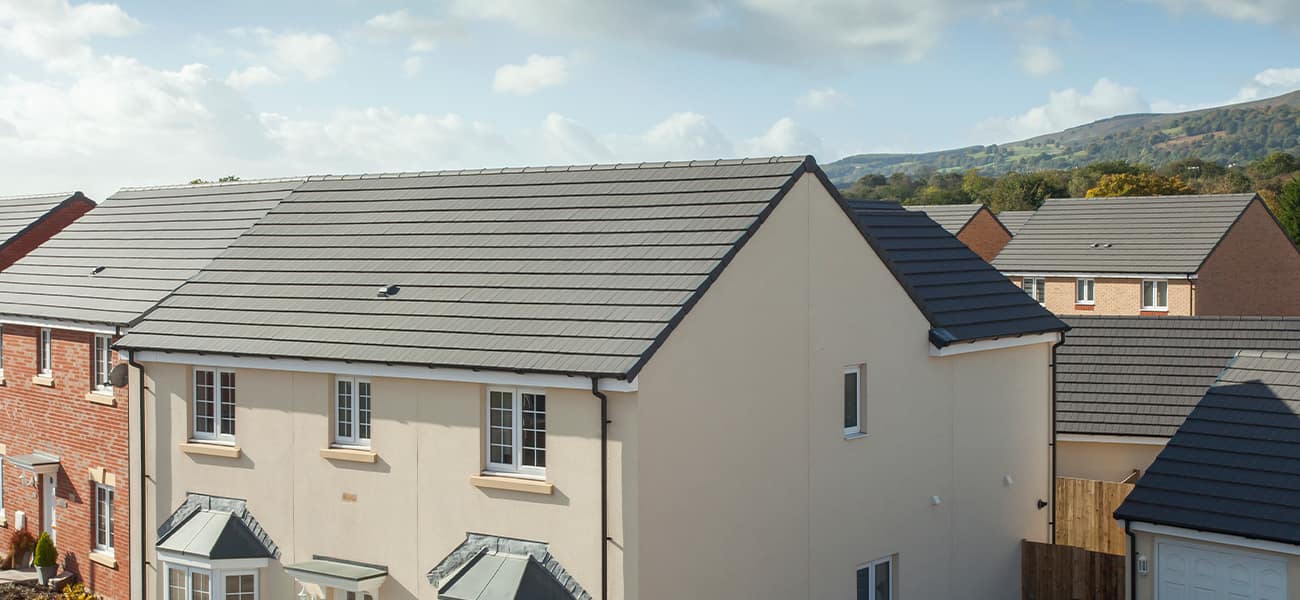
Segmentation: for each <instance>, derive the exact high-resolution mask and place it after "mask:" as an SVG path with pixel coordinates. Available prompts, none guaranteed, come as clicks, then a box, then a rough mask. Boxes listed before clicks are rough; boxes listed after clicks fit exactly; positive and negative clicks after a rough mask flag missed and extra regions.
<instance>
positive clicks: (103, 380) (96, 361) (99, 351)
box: [90, 335, 113, 394]
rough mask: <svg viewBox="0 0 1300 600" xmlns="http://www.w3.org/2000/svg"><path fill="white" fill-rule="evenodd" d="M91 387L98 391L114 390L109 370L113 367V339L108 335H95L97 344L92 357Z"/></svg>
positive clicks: (110, 391)
mask: <svg viewBox="0 0 1300 600" xmlns="http://www.w3.org/2000/svg"><path fill="white" fill-rule="evenodd" d="M90 367H91V368H90V389H92V390H95V391H96V392H101V393H108V394H111V393H112V392H113V385H112V384H110V383H109V382H108V372H109V371H110V370H112V368H113V350H112V339H111V338H109V337H108V336H106V335H97V336H95V344H94V347H93V349H92V350H91V357H90Z"/></svg>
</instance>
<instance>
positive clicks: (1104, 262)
mask: <svg viewBox="0 0 1300 600" xmlns="http://www.w3.org/2000/svg"><path fill="white" fill-rule="evenodd" d="M993 266H994V267H996V268H998V270H1000V271H1002V272H1003V274H1005V275H1006V276H1007V277H1010V278H1011V280H1012V281H1014V282H1015V283H1017V284H1018V285H1020V286H1021V287H1022V288H1024V289H1025V290H1026V292H1028V293H1029V295H1030V296H1033V297H1034V298H1035V299H1037V300H1038V301H1039V302H1041V303H1042V304H1043V305H1044V306H1046V307H1047V309H1048V310H1051V311H1052V312H1054V313H1057V314H1065V315H1068V314H1099V315H1147V316H1167V315H1168V316H1173V315H1253V316H1296V315H1300V252H1297V250H1296V246H1295V244H1293V243H1292V242H1291V240H1290V238H1289V237H1287V235H1286V233H1285V232H1284V231H1283V230H1282V228H1281V226H1280V225H1279V224H1278V222H1277V220H1276V219H1275V218H1274V217H1273V214H1272V213H1271V212H1270V211H1269V209H1268V207H1267V206H1266V205H1265V204H1264V201H1263V200H1262V199H1260V197H1259V196H1258V195H1256V194H1221V195H1200V196H1160V197H1134V198H1087V199H1085V198H1063V199H1050V200H1048V201H1046V202H1045V203H1044V204H1043V206H1042V207H1041V208H1039V209H1038V211H1037V213H1035V215H1034V216H1033V218H1032V219H1029V220H1028V221H1026V222H1025V224H1024V225H1023V226H1022V228H1021V229H1020V231H1019V232H1018V233H1017V234H1016V236H1015V237H1014V238H1013V239H1012V240H1011V242H1010V243H1008V244H1007V245H1006V247H1005V248H1004V249H1003V250H1002V252H1001V253H1000V254H999V255H998V256H997V258H996V259H994V261H993Z"/></svg>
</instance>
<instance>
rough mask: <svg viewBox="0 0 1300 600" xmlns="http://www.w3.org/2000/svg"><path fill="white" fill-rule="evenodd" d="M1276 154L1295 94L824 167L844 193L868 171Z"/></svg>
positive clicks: (1291, 144) (1297, 111) (1299, 113)
mask: <svg viewBox="0 0 1300 600" xmlns="http://www.w3.org/2000/svg"><path fill="white" fill-rule="evenodd" d="M1274 151H1283V152H1290V153H1293V154H1294V153H1297V152H1300V91H1298V92H1292V93H1290V94H1286V95H1283V96H1278V97H1276V98H1268V99H1265V100H1256V101H1254V102H1246V103H1242V104H1232V105H1228V106H1221V107H1216V108H1207V109H1202V110H1195V111H1190V112H1183V113H1172V114H1136V115H1121V116H1118V117H1112V118H1109V119H1103V120H1101V121H1097V122H1095V123H1089V124H1087V125H1081V126H1079V127H1072V128H1070V129H1066V130H1065V131H1061V132H1057V133H1049V134H1046V135H1040V136H1038V137H1034V138H1030V139H1027V140H1022V141H1019V142H1011V143H1008V144H1001V145H992V146H971V147H968V148H958V149H955V150H943V151H939V152H926V153H924V154H859V155H857V156H850V157H848V158H844V159H842V160H838V161H835V162H833V163H830V164H827V165H823V168H824V169H825V170H826V173H827V175H829V176H830V177H831V180H832V181H834V182H835V184H836V185H838V186H840V187H848V186H849V185H852V184H853V182H855V181H857V180H858V179H859V178H861V177H862V176H863V175H867V174H870V173H879V174H890V173H900V172H901V173H912V174H915V173H918V172H923V171H928V170H931V169H934V170H938V171H966V170H970V169H976V170H978V171H980V172H982V173H985V174H993V175H1000V174H1004V173H1008V172H1011V171H1019V172H1026V171H1037V170H1041V169H1069V168H1074V167H1080V166H1083V165H1087V164H1090V163H1095V162H1098V161H1106V160H1125V161H1129V162H1133V163H1146V164H1151V165H1158V164H1164V163H1168V162H1172V161H1175V160H1178V159H1181V158H1187V157H1197V158H1201V159H1205V160H1209V161H1216V162H1221V163H1224V164H1232V163H1237V162H1243V161H1251V160H1258V159H1260V158H1263V157H1264V156H1266V155H1267V154H1268V153H1270V152H1274Z"/></svg>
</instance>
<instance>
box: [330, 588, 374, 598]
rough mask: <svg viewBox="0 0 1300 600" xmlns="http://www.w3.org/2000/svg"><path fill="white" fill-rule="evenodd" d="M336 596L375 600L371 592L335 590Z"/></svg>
mask: <svg viewBox="0 0 1300 600" xmlns="http://www.w3.org/2000/svg"><path fill="white" fill-rule="evenodd" d="M334 597H335V598H341V599H342V600H375V597H374V596H372V595H370V593H369V592H344V591H342V590H338V591H335V592H334Z"/></svg>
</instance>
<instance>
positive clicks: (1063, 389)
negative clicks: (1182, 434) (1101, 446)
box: [1056, 316, 1300, 437]
mask: <svg viewBox="0 0 1300 600" xmlns="http://www.w3.org/2000/svg"><path fill="white" fill-rule="evenodd" d="M1063 319H1064V320H1065V322H1066V323H1067V324H1069V325H1070V334H1069V335H1067V336H1065V343H1064V344H1062V345H1061V347H1060V348H1059V349H1058V350H1057V354H1056V431H1057V433H1065V434H1085V435H1087V434H1091V435H1131V436H1150V437H1169V436H1170V435H1173V433H1174V431H1175V430H1176V429H1177V428H1178V426H1179V425H1181V424H1182V422H1183V419H1184V418H1186V417H1187V414H1188V413H1190V412H1191V411H1192V407H1194V406H1196V403H1197V402H1198V401H1200V399H1201V396H1202V395H1204V393H1205V389H1206V388H1207V387H1209V386H1210V384H1212V383H1214V380H1215V377H1217V376H1218V375H1219V373H1220V372H1221V371H1222V370H1223V365H1225V364H1227V362H1228V360H1229V359H1230V358H1232V356H1233V355H1234V354H1235V353H1236V352H1237V351H1238V350H1300V319H1297V318H1284V317H1137V316H1133V317H1092V316H1071V317H1063Z"/></svg>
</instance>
